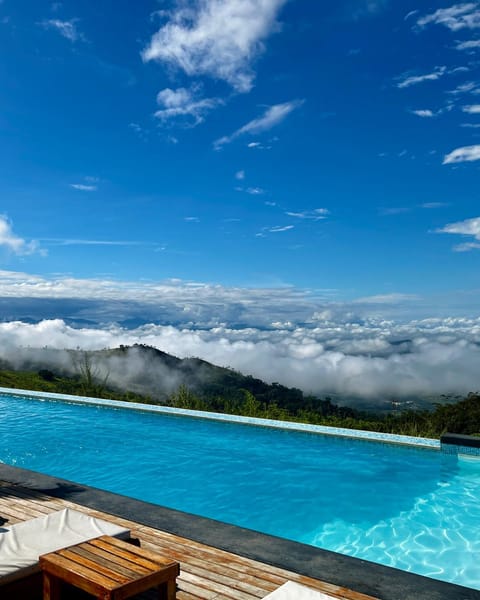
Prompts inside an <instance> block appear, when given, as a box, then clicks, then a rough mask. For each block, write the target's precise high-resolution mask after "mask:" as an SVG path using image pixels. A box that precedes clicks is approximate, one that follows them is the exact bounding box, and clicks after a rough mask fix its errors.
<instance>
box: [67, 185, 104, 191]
mask: <svg viewBox="0 0 480 600" xmlns="http://www.w3.org/2000/svg"><path fill="white" fill-rule="evenodd" d="M70 187H71V188H73V189H74V190H79V191H81V192H96V191H97V189H98V187H97V186H96V185H86V184H84V183H71V184H70Z"/></svg>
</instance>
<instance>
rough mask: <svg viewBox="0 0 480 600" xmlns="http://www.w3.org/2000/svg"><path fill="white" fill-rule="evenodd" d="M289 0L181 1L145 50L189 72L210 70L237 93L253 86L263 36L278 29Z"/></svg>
mask: <svg viewBox="0 0 480 600" xmlns="http://www.w3.org/2000/svg"><path fill="white" fill-rule="evenodd" d="M285 2H286V0H197V1H195V2H190V3H189V4H190V5H186V4H183V5H182V4H180V7H179V8H177V9H176V10H175V11H172V12H171V13H168V17H169V20H168V22H167V23H166V24H165V25H163V26H162V27H161V28H160V29H159V31H157V33H155V34H154V35H153V37H152V39H151V40H150V43H149V45H148V46H147V47H146V48H145V49H144V51H143V52H142V57H143V60H144V61H150V60H156V61H158V62H163V63H167V64H170V65H174V66H176V67H179V68H181V69H183V70H184V71H185V72H186V73H187V74H188V75H190V76H195V77H196V76H199V75H208V76H210V77H213V78H215V79H221V80H224V81H226V82H227V83H229V84H230V85H231V86H232V87H233V88H234V89H235V90H236V91H238V92H248V91H249V90H250V89H251V88H252V86H253V80H254V77H255V75H254V72H253V70H252V66H251V65H252V62H253V61H254V59H255V58H256V57H257V56H258V55H259V54H260V53H261V52H262V51H263V49H264V46H263V40H265V39H266V38H267V37H268V36H269V35H270V34H271V33H272V32H273V31H276V30H278V28H279V25H278V23H277V20H276V19H277V15H278V13H279V11H280V9H281V8H282V6H283V5H284V4H285Z"/></svg>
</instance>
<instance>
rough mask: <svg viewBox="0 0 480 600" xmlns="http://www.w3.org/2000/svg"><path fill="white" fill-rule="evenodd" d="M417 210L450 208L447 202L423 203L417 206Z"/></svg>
mask: <svg viewBox="0 0 480 600" xmlns="http://www.w3.org/2000/svg"><path fill="white" fill-rule="evenodd" d="M418 206H419V208H427V209H429V208H444V207H445V206H450V204H449V203H448V202H424V203H423V204H419V205H418Z"/></svg>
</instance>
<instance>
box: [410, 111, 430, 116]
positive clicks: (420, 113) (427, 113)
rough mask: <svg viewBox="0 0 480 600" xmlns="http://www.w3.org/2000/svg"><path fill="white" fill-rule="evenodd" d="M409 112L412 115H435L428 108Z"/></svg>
mask: <svg viewBox="0 0 480 600" xmlns="http://www.w3.org/2000/svg"><path fill="white" fill-rule="evenodd" d="M410 112H411V113H412V114H414V115H417V117H434V116H435V113H434V112H433V111H431V110H430V109H418V110H411V111H410Z"/></svg>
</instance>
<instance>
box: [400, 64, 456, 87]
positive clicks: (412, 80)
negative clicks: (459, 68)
mask: <svg viewBox="0 0 480 600" xmlns="http://www.w3.org/2000/svg"><path fill="white" fill-rule="evenodd" d="M446 70H447V68H446V67H444V66H442V67H436V68H435V69H434V70H433V71H432V72H431V73H426V74H424V75H410V74H408V73H404V74H403V75H400V76H399V77H397V87H398V88H407V87H410V86H412V85H417V84H419V83H423V82H425V81H436V80H437V79H440V77H442V76H443V75H445V72H446Z"/></svg>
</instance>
